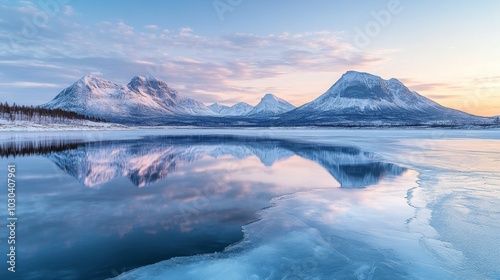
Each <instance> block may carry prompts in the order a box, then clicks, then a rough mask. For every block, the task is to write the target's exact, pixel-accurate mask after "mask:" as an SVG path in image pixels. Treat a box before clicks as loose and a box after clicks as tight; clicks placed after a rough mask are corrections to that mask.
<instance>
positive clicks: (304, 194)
mask: <svg viewBox="0 0 500 280" xmlns="http://www.w3.org/2000/svg"><path fill="white" fill-rule="evenodd" d="M0 151H1V156H2V159H1V164H2V166H4V167H5V170H6V169H7V165H8V164H15V165H16V168H17V174H16V178H17V199H18V205H17V216H18V219H19V220H18V228H17V240H18V244H17V256H18V257H17V264H18V267H17V268H18V271H17V272H16V273H15V274H12V273H10V272H8V271H7V269H6V268H5V269H2V271H1V272H0V278H1V279H107V278H112V277H118V279H176V280H177V279H230V280H237V279H253V280H257V279H499V278H500V258H499V257H498V252H500V240H499V238H498V237H499V236H500V224H499V222H498V221H500V131H498V130H496V131H495V130H484V131H480V130H315V129H312V130H305V129H301V130H296V129H288V130H279V129H276V130H257V129H255V130H254V129H243V130H213V129H201V130H185V129H172V130H137V131H114V132H98V131H92V132H53V133H47V132H45V133H32V132H24V133H0ZM6 176H7V172H6V171H5V172H0V181H1V182H6V181H7V179H6ZM1 195H2V197H4V198H7V189H6V187H5V188H1ZM0 201H1V202H0V207H1V209H4V210H2V211H1V212H0V213H1V216H2V217H6V216H7V205H6V199H1V200H0ZM3 220H4V221H6V218H3ZM3 236H7V234H3ZM5 240H6V237H5ZM0 245H1V248H2V251H3V252H6V251H7V246H6V244H5V242H4V240H2V241H1V243H0ZM3 256H4V257H3V258H4V259H5V260H6V258H7V257H6V255H5V254H4V255H3ZM4 263H5V261H4ZM13 276H14V277H13Z"/></svg>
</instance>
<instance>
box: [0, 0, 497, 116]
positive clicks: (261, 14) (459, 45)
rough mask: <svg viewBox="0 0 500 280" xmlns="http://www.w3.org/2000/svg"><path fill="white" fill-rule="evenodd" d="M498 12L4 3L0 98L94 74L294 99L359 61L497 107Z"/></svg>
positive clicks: (209, 96) (264, 1)
mask: <svg viewBox="0 0 500 280" xmlns="http://www.w3.org/2000/svg"><path fill="white" fill-rule="evenodd" d="M499 15H500V1H495V0H484V1H465V0H457V1H430V0H419V1H415V0H414V1H412V0H375V1H374V0H370V1H368V0H366V1H363V0H353V1H333V0H315V1H306V0H215V1H214V0H183V1H173V0H171V1H153V0H143V1H133V0H129V1H123V0H121V1H120V0H107V1H94V0H90V1H76V0H73V1H71V0H36V1H9V0H0V40H1V41H0V101H8V102H9V103H12V102H16V103H18V104H28V105H39V104H43V103H45V102H48V101H50V100H51V99H52V98H53V97H55V95H57V94H58V93H59V92H60V91H61V90H62V89H64V88H66V87H68V86H70V85H71V84H72V83H74V82H75V81H76V80H78V79H79V78H81V77H82V76H84V75H86V74H94V75H96V76H99V77H102V78H105V79H109V80H111V81H114V82H116V83H124V84H126V83H128V81H129V80H130V79H131V78H132V77H133V76H136V75H144V76H153V77H156V78H159V79H161V80H163V81H165V82H167V83H168V84H169V85H170V86H171V87H173V88H175V89H177V90H179V92H180V93H181V94H184V95H186V96H189V97H192V98H195V99H197V100H200V101H202V102H205V103H206V104H207V105H208V104H211V103H213V102H219V103H221V104H226V105H232V104H234V103H236V102H239V101H245V102H248V103H250V104H252V105H255V104H256V103H257V102H258V101H259V100H260V98H261V97H262V96H263V95H264V94H265V93H274V94H276V95H277V96H279V97H281V98H284V99H286V100H288V101H289V102H291V103H293V104H294V105H302V104H304V103H306V102H309V101H312V100H313V99H315V98H316V97H318V96H319V95H321V94H323V93H324V92H325V91H326V90H327V89H328V88H329V87H330V86H331V85H332V84H333V83H334V82H335V81H336V80H338V79H339V78H340V76H341V75H342V74H343V73H344V72H346V71H347V70H357V71H364V72H369V73H372V74H375V75H378V76H381V77H382V78H384V79H389V78H393V77H394V78H397V79H399V80H401V81H402V82H403V83H405V84H406V85H407V86H408V87H409V88H410V89H412V90H415V91H417V92H419V93H420V94H422V95H425V96H427V97H429V98H431V99H433V100H435V101H437V102H438V103H440V104H442V105H445V106H448V107H452V108H456V109H460V110H464V111H466V112H470V113H474V114H477V115H484V116H491V115H499V114H500V16H499Z"/></svg>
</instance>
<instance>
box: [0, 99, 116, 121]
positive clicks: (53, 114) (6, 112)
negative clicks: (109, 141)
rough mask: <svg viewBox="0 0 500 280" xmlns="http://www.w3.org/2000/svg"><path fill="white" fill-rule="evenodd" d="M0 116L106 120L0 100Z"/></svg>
mask: <svg viewBox="0 0 500 280" xmlns="http://www.w3.org/2000/svg"><path fill="white" fill-rule="evenodd" d="M0 118H1V119H6V120H8V121H30V122H61V123H63V122H65V121H67V120H87V121H93V122H106V120H104V119H101V118H95V117H90V116H85V115H82V114H78V113H75V112H71V111H65V110H61V109H46V108H40V107H34V106H24V105H16V103H14V104H12V105H9V103H7V102H5V103H1V102H0Z"/></svg>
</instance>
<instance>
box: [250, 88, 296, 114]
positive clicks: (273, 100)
mask: <svg viewBox="0 0 500 280" xmlns="http://www.w3.org/2000/svg"><path fill="white" fill-rule="evenodd" d="M293 109H295V106H293V105H292V104H290V103H288V102H287V101H286V100H284V99H281V98H278V97H276V96H274V95H273V94H270V93H268V94H266V95H264V97H263V98H262V99H261V100H260V102H259V104H257V105H256V106H255V108H253V110H252V111H250V112H249V114H248V115H250V116H270V115H279V114H282V113H285V112H288V111H290V110H293Z"/></svg>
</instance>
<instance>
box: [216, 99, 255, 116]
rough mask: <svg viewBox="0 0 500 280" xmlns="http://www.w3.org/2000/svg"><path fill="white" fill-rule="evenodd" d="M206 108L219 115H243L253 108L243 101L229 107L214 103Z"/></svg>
mask: <svg viewBox="0 0 500 280" xmlns="http://www.w3.org/2000/svg"><path fill="white" fill-rule="evenodd" d="M208 108H209V109H210V110H212V111H213V112H214V113H217V114H218V115H220V116H245V115H247V114H248V113H250V111H252V109H253V107H252V106H251V105H249V104H247V103H245V102H239V103H236V104H234V105H233V106H231V107H229V106H225V105H220V104H218V103H214V104H212V105H210V106H208Z"/></svg>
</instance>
